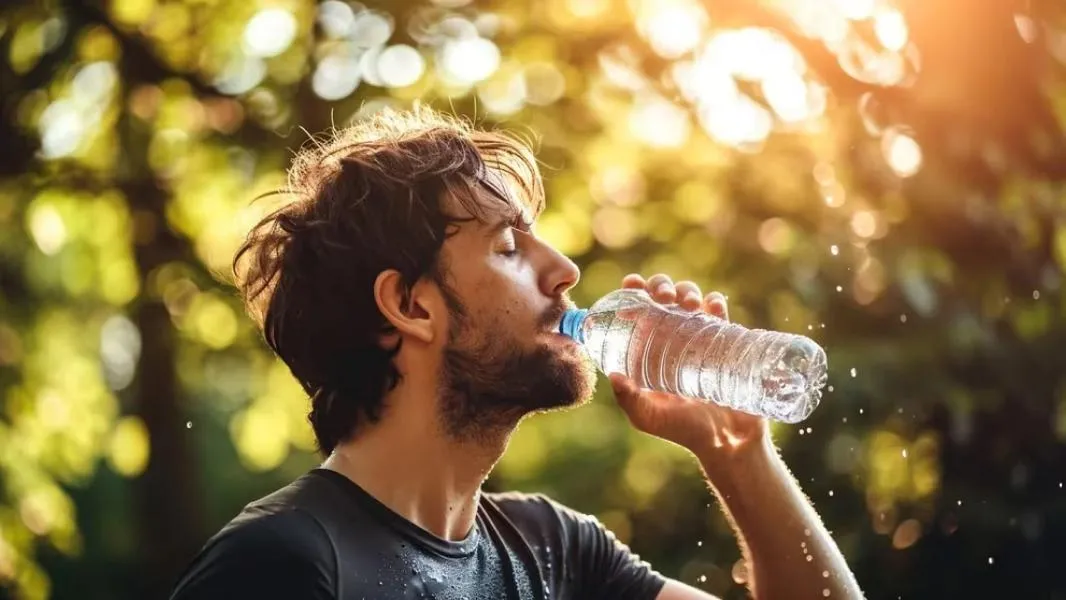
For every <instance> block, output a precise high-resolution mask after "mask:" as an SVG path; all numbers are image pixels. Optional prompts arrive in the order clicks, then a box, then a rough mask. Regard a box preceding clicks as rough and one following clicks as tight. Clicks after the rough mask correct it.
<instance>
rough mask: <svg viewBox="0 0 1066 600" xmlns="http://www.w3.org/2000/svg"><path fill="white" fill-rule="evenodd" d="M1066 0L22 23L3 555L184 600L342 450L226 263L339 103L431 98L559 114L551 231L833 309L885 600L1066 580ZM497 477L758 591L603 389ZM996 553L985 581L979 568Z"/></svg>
mask: <svg viewBox="0 0 1066 600" xmlns="http://www.w3.org/2000/svg"><path fill="white" fill-rule="evenodd" d="M1063 13H1064V11H1063V9H1062V7H1061V6H1059V5H1058V4H1057V3H1054V2H1051V1H1050V0H1032V1H1031V2H1027V3H1022V2H1020V1H1010V2H996V3H993V2H984V3H974V2H969V1H964V0H939V1H937V2H918V1H917V0H898V1H897V2H895V3H890V2H887V1H882V0H824V1H821V2H804V1H802V0H758V1H754V2H740V1H737V0H721V1H718V2H713V3H712V2H702V3H701V2H698V1H697V0H670V1H652V0H625V1H624V0H543V1H538V2H519V1H517V0H497V1H495V2H479V3H471V2H469V1H467V0H437V2H436V4H432V3H429V2H416V1H410V0H408V1H397V0H393V1H391V2H387V3H386V2H381V3H378V4H377V5H374V4H371V5H370V6H363V5H360V4H357V3H341V2H337V1H329V2H324V3H322V4H319V5H315V4H313V3H312V2H310V1H308V0H278V1H276V2H273V1H271V2H268V1H267V0H257V1H256V2H238V1H236V0H113V1H111V2H108V3H99V2H96V1H94V0H82V1H77V0H67V1H65V2H49V3H45V4H43V5H42V4H30V3H26V4H14V5H10V6H8V5H5V8H3V12H2V16H0V48H2V49H3V51H4V52H3V55H2V58H0V86H2V87H0V89H2V91H3V96H2V98H3V100H2V101H3V104H2V113H0V138H2V140H3V145H2V147H0V391H2V393H0V397H2V398H3V406H2V417H0V482H2V495H0V581H3V582H4V583H5V586H4V588H5V589H6V590H7V591H6V592H0V594H4V593H8V594H10V595H11V596H12V597H18V598H45V597H50V596H54V597H79V598H97V597H98V598H117V597H129V598H141V597H159V596H161V595H163V594H164V593H165V591H166V590H167V589H168V587H169V585H170V583H171V581H173V579H174V577H176V575H177V572H178V570H180V568H181V566H182V565H183V564H184V563H185V562H186V561H187V560H188V558H189V557H190V556H191V555H192V553H193V552H195V550H196V549H197V548H198V546H199V545H200V544H201V543H202V541H203V540H204V539H205V537H206V536H207V535H208V534H209V533H210V532H212V531H213V530H214V529H215V528H217V526H219V525H220V524H221V523H223V522H224V521H226V520H227V519H228V518H229V517H230V516H231V515H232V514H233V513H234V512H235V511H236V510H237V509H239V507H240V506H241V505H242V504H243V503H244V502H246V501H248V500H250V499H251V498H253V497H255V496H257V495H259V494H262V493H265V492H266V491H268V490H270V489H272V488H274V487H276V486H278V485H280V484H281V483H283V482H285V481H286V480H288V479H291V478H292V477H294V476H296V475H297V474H299V473H300V472H301V471H302V470H304V469H306V468H307V467H308V466H310V465H311V464H313V460H314V459H313V457H312V456H311V454H310V451H311V447H312V443H311V437H310V432H309V428H308V426H307V424H306V421H305V412H306V406H305V398H304V397H303V396H302V394H301V393H300V390H299V388H298V386H296V385H295V384H294V382H293V381H292V380H291V378H290V377H289V375H288V373H287V371H286V369H285V368H284V366H283V365H281V364H279V363H278V362H277V361H276V360H274V359H273V358H272V357H271V356H270V355H269V353H268V352H266V351H265V349H264V347H263V345H262V344H261V342H260V341H259V340H258V338H257V336H256V333H255V330H254V327H253V326H252V324H251V322H250V321H249V320H248V319H246V318H245V317H244V316H243V314H242V312H241V308H240V305H239V303H238V302H237V301H236V297H235V295H234V294H233V293H232V292H231V290H230V288H229V286H228V283H229V275H228V273H227V265H228V263H229V260H230V257H231V256H232V252H233V250H234V249H235V248H236V245H237V243H238V242H239V240H240V238H241V236H242V235H243V234H244V232H245V231H246V230H247V228H248V227H249V226H250V225H251V224H252V223H254V222H255V220H256V217H257V216H258V215H260V214H262V212H263V211H264V210H266V209H268V208H269V205H267V204H266V203H258V204H255V205H253V204H251V203H250V201H251V199H252V198H253V197H255V196H256V195H257V194H258V193H260V192H264V191H268V190H271V189H273V188H275V187H277V186H278V185H279V184H280V183H281V182H283V180H284V179H283V178H284V168H285V166H286V162H287V160H288V159H289V158H290V156H291V149H292V148H294V147H296V146H298V145H300V144H301V143H305V142H306V140H307V135H308V134H307V133H306V132H312V133H313V132H320V131H324V130H326V129H328V128H329V127H331V126H334V125H336V126H343V125H344V124H345V123H347V122H349V121H350V120H351V119H354V118H358V117H360V116H363V115H365V114H367V113H369V112H371V111H373V110H376V109H378V108H380V107H381V106H385V105H406V104H409V103H411V102H412V101H414V100H416V99H420V100H422V101H424V102H428V103H431V104H434V105H437V106H440V107H445V108H451V109H453V110H455V111H456V112H458V113H461V114H465V115H469V116H471V117H473V118H476V119H477V120H478V121H479V122H481V123H483V124H485V125H486V126H492V125H495V124H500V125H502V126H504V127H507V128H510V129H519V130H525V131H531V132H533V133H535V134H536V135H537V136H538V138H539V140H540V149H539V150H540V157H541V158H542V160H543V161H544V163H545V174H546V180H547V188H548V191H549V209H548V211H547V212H546V213H545V214H544V215H543V217H542V218H541V220H540V222H539V224H538V230H539V232H540V233H541V235H543V236H544V237H546V238H548V239H549V240H550V241H551V242H553V243H554V244H555V245H556V246H557V247H558V248H560V249H561V250H562V251H564V252H566V253H567V254H569V255H570V256H572V257H574V258H575V260H577V261H578V262H579V264H580V265H581V267H582V269H583V279H582V283H581V284H580V285H579V286H578V288H577V289H576V290H575V294H574V297H575V300H577V301H578V302H579V303H588V302H590V301H592V300H593V299H595V298H596V297H598V296H599V295H600V294H602V293H604V292H606V291H608V290H610V289H613V288H614V287H616V286H617V284H618V282H619V281H620V279H621V277H622V275H623V274H625V273H626V272H629V271H639V272H643V273H646V274H647V273H651V272H656V271H664V272H667V273H670V274H671V275H673V276H674V277H675V278H676V279H680V278H691V279H694V280H695V281H697V282H698V283H700V284H701V286H703V287H704V289H719V290H722V291H724V292H726V293H727V294H728V295H729V297H730V304H731V311H732V313H733V318H734V319H735V320H737V321H740V322H742V323H746V324H750V325H754V326H759V327H764V328H775V329H781V330H787V331H794V332H799V333H805V334H807V335H810V336H812V337H814V338H815V339H816V340H818V341H819V342H821V343H822V344H823V345H824V346H825V347H826V349H827V352H828V354H829V357H830V366H831V378H830V386H831V387H830V393H829V394H828V396H827V398H826V399H825V400H824V402H823V405H822V407H821V408H820V409H819V410H818V411H817V412H816V413H815V415H814V416H813V417H812V419H811V420H810V421H809V422H808V423H805V424H804V426H803V427H781V428H778V429H777V431H776V435H777V440H778V442H779V444H780V445H781V447H782V448H783V451H784V453H785V455H786V458H787V460H788V461H789V463H790V464H791V465H792V467H793V470H794V472H795V473H796V475H797V477H798V478H799V479H800V481H801V483H802V484H803V486H804V488H805V489H806V490H807V492H808V493H809V494H810V495H811V497H812V498H813V499H814V502H815V504H816V506H817V507H818V508H819V510H820V511H821V512H822V514H823V516H824V518H825V519H826V521H827V522H828V523H829V525H830V529H832V530H833V531H834V532H835V535H836V537H837V539H838V541H839V542H840V544H841V546H842V548H843V549H844V551H845V552H846V554H847V556H848V557H849V560H850V562H851V563H852V564H853V566H854V568H855V569H856V570H857V573H858V577H859V581H860V582H861V583H862V584H863V587H864V588H865V589H866V591H867V593H868V595H869V597H870V598H896V597H897V596H900V595H902V596H904V597H908V598H913V597H919V596H920V597H942V596H948V597H956V596H965V595H968V596H980V597H984V596H986V595H991V594H996V595H1001V594H1009V595H1010V596H1025V595H1039V596H1040V597H1047V596H1049V595H1054V594H1058V595H1059V596H1062V595H1063V594H1066V584H1064V583H1063V581H1062V579H1061V576H1060V575H1059V574H1058V573H1056V572H1055V571H1054V565H1053V564H1052V563H1051V562H1050V561H1049V557H1051V556H1053V555H1054V550H1055V548H1059V547H1061V545H1062V544H1063V543H1064V542H1066V539H1064V538H1066V500H1064V499H1066V495H1064V494H1066V492H1063V489H1062V482H1063V476H1062V474H1061V473H1062V471H1061V465H1062V464H1064V462H1066V450H1064V448H1066V446H1064V441H1066V385H1064V384H1066V379H1063V374H1062V373H1064V372H1066V369H1064V368H1063V367H1064V366H1066V365H1064V360H1063V353H1062V348H1063V347H1064V345H1066V323H1064V319H1063V315H1064V313H1066V295H1064V294H1063V292H1062V274H1063V270H1064V269H1066V213H1064V207H1066V203H1064V197H1066V188H1064V182H1063V179H1064V175H1066V143H1064V137H1063V126H1064V121H1066V79H1064V78H1063V72H1064V69H1066V14H1063ZM602 388H603V386H601V393H600V394H599V395H598V397H597V399H596V401H595V402H594V403H593V404H592V405H590V406H587V407H585V408H582V409H578V410H575V411H572V412H569V413H559V414H553V415H546V416H541V417H537V418H534V419H531V420H528V421H527V422H526V423H525V424H524V425H523V427H522V429H521V430H520V432H519V434H518V435H517V436H516V438H515V439H514V441H513V443H512V446H511V448H510V449H509V451H508V453H507V454H506V455H505V457H504V459H503V460H502V462H501V464H500V465H499V468H498V470H497V473H496V475H495V476H494V478H493V479H492V480H491V481H490V482H489V486H490V487H493V488H511V487H518V488H522V489H535V490H541V491H546V492H548V493H551V494H553V495H555V496H556V497H557V498H559V499H560V500H562V501H564V502H567V503H569V504H571V505H573V506H575V507H577V508H579V509H581V510H585V511H587V512H591V513H595V514H597V515H598V516H599V517H600V518H601V519H602V520H603V521H604V522H605V523H607V524H608V525H609V526H610V527H611V528H612V529H613V530H614V531H615V532H617V533H618V535H619V537H621V538H622V539H623V540H626V541H629V542H631V543H632V545H633V546H634V547H635V548H636V549H637V550H638V551H640V552H641V553H642V554H643V555H644V556H645V557H646V558H648V559H649V560H651V561H652V562H653V563H654V564H655V565H656V566H657V567H658V568H660V569H661V570H662V571H663V572H664V573H666V574H669V575H671V576H675V577H680V578H682V579H684V580H685V581H687V582H689V583H693V584H696V585H700V586H703V587H705V588H707V589H708V590H711V591H713V592H715V593H717V594H720V595H723V596H725V597H740V596H741V595H742V588H741V587H740V586H739V585H737V584H736V583H735V582H734V575H735V574H739V570H738V569H735V566H736V565H735V563H736V561H737V559H738V557H739V553H738V552H737V550H736V547H735V544H734V542H733V541H732V538H731V535H730V532H729V528H728V526H727V524H726V523H725V522H724V520H723V519H722V518H721V516H720V515H719V514H718V511H717V510H716V509H715V508H713V507H711V506H710V503H711V498H710V496H709V495H708V493H707V491H706V490H705V489H704V486H703V483H702V481H701V480H700V478H699V477H698V475H697V473H696V470H695V466H694V465H693V463H692V462H691V461H690V460H689V459H688V458H687V457H686V456H685V455H684V454H683V453H682V452H680V451H679V450H678V449H676V448H673V447H669V446H666V445H664V444H662V443H659V442H656V441H653V440H648V439H646V438H642V437H639V436H638V435H637V434H635V433H633V432H632V431H630V430H629V429H628V427H627V426H626V424H625V423H624V419H622V418H621V417H620V415H619V413H618V411H617V410H616V409H615V408H614V407H613V406H612V405H611V400H610V398H609V393H605V392H603V391H602ZM963 574H965V576H963Z"/></svg>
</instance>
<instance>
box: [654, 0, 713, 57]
mask: <svg viewBox="0 0 1066 600" xmlns="http://www.w3.org/2000/svg"><path fill="white" fill-rule="evenodd" d="M706 21H707V13H705V12H704V11H703V9H701V8H700V7H698V6H696V5H693V4H689V3H687V2H686V3H683V4H671V5H669V6H667V7H665V8H655V9H652V12H651V13H650V14H648V15H647V16H646V17H642V18H640V21H639V22H640V24H641V30H642V32H643V33H644V36H645V37H647V38H648V42H649V43H651V46H652V48H653V49H654V50H655V52H656V53H657V54H659V56H662V57H663V58H667V59H674V58H678V57H680V56H682V55H684V54H686V53H687V52H690V51H691V50H693V49H694V48H695V47H696V46H697V44H699V42H700V40H701V39H702V38H703V32H704V28H705V26H706Z"/></svg>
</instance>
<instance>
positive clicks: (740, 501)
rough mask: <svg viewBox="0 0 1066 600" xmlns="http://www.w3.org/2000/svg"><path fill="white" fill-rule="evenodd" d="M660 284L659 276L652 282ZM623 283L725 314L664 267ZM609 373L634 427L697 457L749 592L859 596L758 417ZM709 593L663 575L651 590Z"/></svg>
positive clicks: (718, 301) (719, 302)
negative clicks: (733, 540)
mask: <svg viewBox="0 0 1066 600" xmlns="http://www.w3.org/2000/svg"><path fill="white" fill-rule="evenodd" d="M663 284H667V285H665V286H664V287H662V288H660V286H662V285H663ZM623 286H625V287H632V288H646V289H647V291H648V293H649V294H651V295H652V297H653V298H655V299H656V300H657V301H659V302H663V303H673V302H677V304H679V305H681V307H682V308H687V309H689V310H701V309H702V310H704V311H706V312H708V313H710V314H713V315H715V316H718V317H720V318H723V319H728V311H727V308H726V302H725V298H724V297H723V296H722V295H721V294H717V293H711V294H708V295H707V297H706V298H705V299H702V300H701V296H700V291H699V288H698V287H697V286H696V285H695V284H693V283H690V282H681V283H678V284H677V286H674V284H673V282H671V281H670V279H669V278H668V277H666V276H665V275H656V276H653V277H651V278H650V279H649V280H648V281H647V282H645V281H644V279H643V278H642V277H640V276H639V275H630V276H627V277H626V278H625V280H624V281H623ZM610 378H611V385H612V387H613V388H614V391H615V396H616V397H617V399H618V404H619V406H621V408H622V409H623V410H624V411H625V413H626V415H627V416H628V417H629V420H630V422H631V423H632V424H633V425H634V426H635V427H636V428H637V429H639V430H641V431H644V432H645V433H649V434H652V435H655V436H657V437H660V438H663V439H666V440H669V441H671V442H674V443H676V444H678V445H680V446H683V447H685V448H687V449H688V450H690V451H691V452H692V453H693V454H694V455H695V456H696V458H697V459H698V460H699V462H700V465H701V466H702V467H703V472H704V474H705V476H706V478H707V481H708V483H709V484H710V487H711V489H712V490H713V491H714V493H715V495H716V496H717V497H718V500H719V502H720V503H721V505H722V507H723V509H724V510H725V512H726V515H727V516H728V517H729V520H730V522H731V523H732V525H733V528H734V529H735V530H736V533H737V538H738V541H739V543H740V548H741V552H742V554H743V556H744V558H745V560H746V561H747V563H748V569H749V573H750V577H749V580H748V581H749V587H750V589H751V592H752V594H753V595H754V596H755V597H756V598H760V599H763V600H777V599H791V598H827V597H828V598H832V599H841V598H847V599H861V598H862V591H861V590H860V589H859V586H858V583H857V582H856V581H855V577H854V576H853V575H852V573H851V571H850V569H849V568H848V565H847V563H846V561H845V560H844V557H843V555H841V553H840V550H839V549H838V548H837V546H836V543H835V542H834V541H833V539H832V537H830V535H829V533H828V531H826V529H825V527H824V526H823V525H822V523H821V519H820V518H819V517H818V514H817V513H816V512H815V510H814V507H813V506H812V505H811V503H810V502H809V501H808V500H807V499H806V497H804V495H803V492H802V490H800V487H799V485H798V484H797V483H796V481H795V479H794V478H793V477H792V475H791V474H790V473H789V471H788V468H787V467H786V466H785V464H784V462H783V461H782V460H781V458H780V456H779V455H778V453H777V451H776V450H775V449H774V447H773V444H772V443H771V441H770V432H769V426H768V424H767V422H766V421H765V420H764V419H761V418H758V417H754V416H752V415H748V414H744V413H740V412H737V411H733V410H730V409H728V408H724V407H721V406H717V405H714V404H711V403H706V402H702V401H697V400H692V399H689V398H683V397H679V396H674V395H671V394H664V393H659V392H652V391H649V390H642V389H639V388H637V386H636V385H635V384H634V383H633V382H632V381H630V380H628V379H626V378H625V377H622V376H621V375H618V374H612V375H611V376H610ZM826 591H828V592H829V593H828V594H826ZM711 598H712V597H711V596H709V595H708V594H706V593H705V592H702V591H700V590H697V589H695V588H692V587H690V586H687V585H684V584H682V583H680V582H677V581H670V582H668V583H667V585H666V586H665V587H664V588H663V590H662V591H661V592H660V594H659V595H658V597H657V600H709V599H711Z"/></svg>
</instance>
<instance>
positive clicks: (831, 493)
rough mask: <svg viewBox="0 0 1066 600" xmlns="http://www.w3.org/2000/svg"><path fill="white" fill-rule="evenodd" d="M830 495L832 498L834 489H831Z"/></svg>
mask: <svg viewBox="0 0 1066 600" xmlns="http://www.w3.org/2000/svg"><path fill="white" fill-rule="evenodd" d="M829 497H830V498H832V497H833V490H829Z"/></svg>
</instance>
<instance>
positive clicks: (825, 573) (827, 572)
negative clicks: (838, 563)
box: [822, 571, 829, 579]
mask: <svg viewBox="0 0 1066 600" xmlns="http://www.w3.org/2000/svg"><path fill="white" fill-rule="evenodd" d="M822 577H823V578H825V579H829V571H822Z"/></svg>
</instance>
